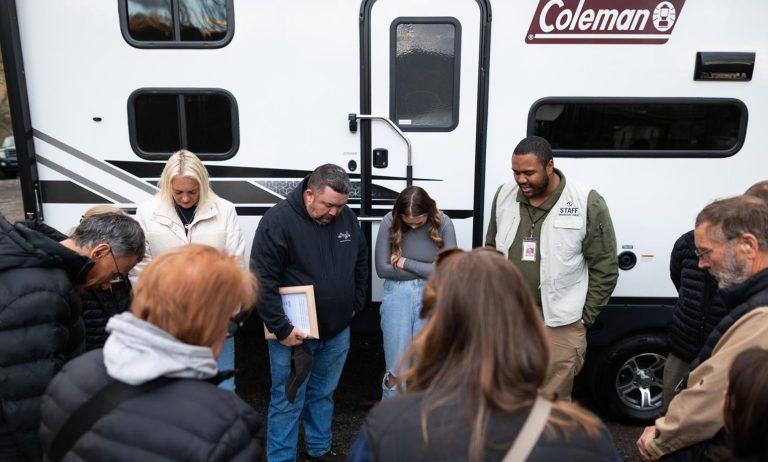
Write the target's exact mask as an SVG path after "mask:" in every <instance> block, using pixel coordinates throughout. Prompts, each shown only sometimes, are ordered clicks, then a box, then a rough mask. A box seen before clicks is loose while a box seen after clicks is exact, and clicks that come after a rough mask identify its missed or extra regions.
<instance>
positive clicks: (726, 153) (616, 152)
mask: <svg viewBox="0 0 768 462" xmlns="http://www.w3.org/2000/svg"><path fill="white" fill-rule="evenodd" d="M569 103H581V104H584V103H596V104H600V103H626V104H640V103H648V104H660V103H661V104H670V103H680V104H694V103H698V104H712V103H724V104H733V105H735V106H737V107H738V108H739V109H740V110H741V114H742V117H741V120H740V121H739V132H738V140H737V142H736V144H735V145H734V146H733V147H732V148H730V149H726V150H682V149H680V150H652V149H650V150H631V149H603V150H599V149H591V150H590V149H553V150H552V152H553V154H554V155H555V157H584V158H586V157H598V158H724V157H731V156H733V155H735V154H736V153H737V152H739V151H740V150H741V148H742V146H743V145H744V139H745V137H746V133H747V122H748V119H749V111H748V109H747V106H746V105H745V104H744V102H743V101H741V100H739V99H736V98H689V97H682V98H678V97H649V98H646V97H558V96H551V97H545V98H541V99H539V100H537V101H535V102H534V103H533V104H532V105H531V109H530V110H529V111H528V126H527V134H528V135H529V136H530V135H536V133H535V128H536V111H537V110H538V108H539V107H540V106H542V105H544V104H569Z"/></svg>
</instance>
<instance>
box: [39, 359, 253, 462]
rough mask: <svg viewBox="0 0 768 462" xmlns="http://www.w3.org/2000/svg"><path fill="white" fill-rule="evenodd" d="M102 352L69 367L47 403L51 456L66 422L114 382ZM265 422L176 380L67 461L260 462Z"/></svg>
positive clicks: (94, 433)
mask: <svg viewBox="0 0 768 462" xmlns="http://www.w3.org/2000/svg"><path fill="white" fill-rule="evenodd" d="M112 380H114V379H112V378H110V377H109V376H108V375H107V371H106V369H105V367H104V356H103V350H94V351H90V352H88V353H86V354H84V355H82V356H80V357H79V358H77V359H75V360H74V361H71V362H70V363H69V364H67V365H66V367H64V369H63V370H62V371H61V373H60V374H59V375H57V376H56V378H55V379H54V380H53V382H51V386H50V387H49V388H48V391H47V392H46V394H45V397H44V398H43V405H42V415H43V418H42V425H41V426H40V439H41V442H42V444H43V447H44V448H45V449H46V451H47V450H48V448H50V446H51V442H52V441H53V438H54V437H55V435H56V433H57V432H58V431H59V429H60V428H61V427H62V425H63V424H64V422H65V421H66V420H67V419H68V418H69V416H70V415H72V414H73V413H74V412H75V411H76V410H77V409H79V408H80V406H82V405H83V404H84V403H85V402H86V401H88V399H90V398H91V396H93V395H94V394H96V392H98V391H99V390H101V389H102V388H104V387H105V386H106V385H107V384H108V383H110V382H111V381H112ZM263 433H264V429H263V426H262V424H261V419H260V418H259V415H258V414H257V413H256V412H255V411H254V410H253V409H251V408H250V407H249V406H248V405H247V404H245V403H244V402H243V401H242V400H241V399H240V398H238V397H237V395H236V394H234V393H232V392H231V391H227V390H222V389H219V388H216V386H215V385H213V384H211V383H208V382H206V381H203V380H195V379H177V380H174V381H172V382H170V383H168V384H164V385H161V386H159V387H158V388H154V389H152V390H149V391H146V392H144V393H143V394H141V395H139V396H135V397H133V398H132V399H129V400H127V401H123V402H122V403H120V404H119V405H118V406H117V407H116V408H114V409H112V410H111V411H110V412H109V414H108V415H107V416H105V417H103V418H102V419H100V420H98V421H97V422H96V423H95V424H94V426H93V427H92V428H91V429H90V430H88V431H86V432H85V433H84V434H83V435H82V436H81V437H80V438H79V439H78V440H77V442H76V443H75V445H74V446H73V448H72V449H71V450H70V451H69V452H68V453H67V454H66V456H65V457H64V459H63V460H64V462H86V461H102V460H104V461H106V460H109V461H113V462H121V461H125V462H129V461H130V462H134V461H142V462H161V461H162V462H167V461H170V460H183V461H188V462H194V461H211V462H213V461H221V462H225V461H227V462H228V461H243V462H245V461H248V462H251V461H260V460H262V458H263V443H264V434H263Z"/></svg>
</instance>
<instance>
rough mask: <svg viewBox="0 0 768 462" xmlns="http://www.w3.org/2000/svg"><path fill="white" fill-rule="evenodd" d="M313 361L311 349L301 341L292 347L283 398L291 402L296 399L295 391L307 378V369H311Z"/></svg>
mask: <svg viewBox="0 0 768 462" xmlns="http://www.w3.org/2000/svg"><path fill="white" fill-rule="evenodd" d="M314 362H315V357H314V356H312V350H310V349H309V347H308V346H307V345H306V344H304V343H302V344H301V345H297V346H295V347H293V350H292V351H291V373H290V375H288V380H286V381H285V398H286V399H287V400H288V402H290V403H293V402H294V401H295V400H296V393H297V392H298V391H299V388H300V387H301V384H302V383H304V381H305V380H307V376H308V375H309V371H311V370H312V363H314Z"/></svg>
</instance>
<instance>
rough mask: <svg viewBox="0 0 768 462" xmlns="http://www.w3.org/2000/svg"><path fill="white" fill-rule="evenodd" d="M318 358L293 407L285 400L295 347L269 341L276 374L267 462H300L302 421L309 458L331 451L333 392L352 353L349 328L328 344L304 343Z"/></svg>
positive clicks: (272, 390)
mask: <svg viewBox="0 0 768 462" xmlns="http://www.w3.org/2000/svg"><path fill="white" fill-rule="evenodd" d="M304 342H305V343H306V344H307V346H308V347H309V349H310V350H312V354H313V356H314V362H313V363H312V370H311V371H310V373H309V376H308V377H307V380H306V381H305V382H304V383H303V384H302V385H301V387H300V388H299V391H298V393H296V400H295V402H294V403H293V404H291V403H290V402H288V399H287V398H286V397H285V381H286V380H288V375H289V374H290V372H291V347H287V346H285V345H283V344H281V343H280V342H278V341H276V340H270V341H267V345H268V348H269V368H270V371H271V373H272V389H271V391H270V401H269V417H268V424H267V460H268V461H269V462H279V461H293V460H296V444H297V443H298V438H299V418H300V417H301V419H302V423H303V424H304V440H305V444H306V446H307V454H309V455H310V456H313V457H317V456H321V455H323V454H325V453H326V452H328V451H329V450H330V449H331V423H332V421H333V392H334V391H336V386H337V385H338V384H339V378H340V377H341V371H342V369H344V361H346V359H347V352H348V351H349V327H347V328H346V329H344V330H343V331H341V332H340V333H339V334H338V335H336V336H335V337H333V338H330V339H328V340H305V341H304Z"/></svg>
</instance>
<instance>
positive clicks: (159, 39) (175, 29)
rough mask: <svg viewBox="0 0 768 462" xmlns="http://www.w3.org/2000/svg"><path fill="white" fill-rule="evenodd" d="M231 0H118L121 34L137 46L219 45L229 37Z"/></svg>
mask: <svg viewBox="0 0 768 462" xmlns="http://www.w3.org/2000/svg"><path fill="white" fill-rule="evenodd" d="M232 1H233V0H121V1H120V3H119V4H120V19H121V23H122V29H123V36H124V37H125V39H126V40H127V41H128V43H130V44H131V45H133V46H136V47H139V48H200V47H211V48H216V47H222V46H224V45H226V44H227V43H228V42H229V40H230V39H231V37H232V29H233V27H232V12H233V9H232Z"/></svg>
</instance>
